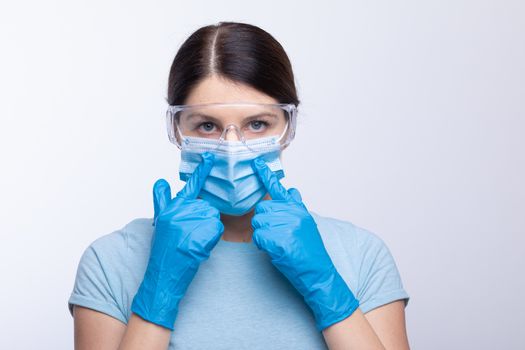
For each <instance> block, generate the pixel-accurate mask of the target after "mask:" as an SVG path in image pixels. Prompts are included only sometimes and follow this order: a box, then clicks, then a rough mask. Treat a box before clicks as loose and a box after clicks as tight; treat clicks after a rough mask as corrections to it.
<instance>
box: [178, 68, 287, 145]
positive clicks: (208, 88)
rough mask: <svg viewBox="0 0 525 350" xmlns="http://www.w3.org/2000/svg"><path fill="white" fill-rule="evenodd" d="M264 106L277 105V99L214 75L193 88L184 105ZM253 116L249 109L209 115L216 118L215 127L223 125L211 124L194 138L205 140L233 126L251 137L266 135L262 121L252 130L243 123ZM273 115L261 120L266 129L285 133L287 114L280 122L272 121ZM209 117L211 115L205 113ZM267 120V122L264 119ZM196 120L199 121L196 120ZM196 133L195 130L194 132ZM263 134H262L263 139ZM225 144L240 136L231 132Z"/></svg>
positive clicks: (226, 110)
mask: <svg viewBox="0 0 525 350" xmlns="http://www.w3.org/2000/svg"><path fill="white" fill-rule="evenodd" d="M238 102H242V103H263V104H275V103H278V101H277V100H276V99H274V98H273V97H271V96H268V95H266V94H265V93H262V92H260V91H258V90H256V89H254V88H252V87H250V86H248V85H245V84H242V83H237V82H234V81H232V80H229V79H226V78H223V77H220V76H218V75H212V76H209V77H207V78H205V79H204V80H203V81H201V82H200V83H199V84H198V85H197V86H195V87H194V88H193V90H192V91H191V93H190V94H189V96H188V98H187V99H186V101H185V103H184V104H187V105H196V104H208V103H238ZM250 112H253V108H252V110H251V111H250V109H246V108H237V109H235V108H234V109H222V110H221V109H217V110H213V111H210V114H213V117H214V123H213V124H220V125H213V124H211V123H210V124H209V125H207V126H206V128H205V129H203V130H200V133H201V134H202V135H200V134H197V135H195V136H203V135H205V134H206V133H207V134H209V135H213V134H214V132H215V130H214V129H216V130H218V131H220V130H221V128H223V127H225V126H226V125H229V124H234V125H237V126H239V128H240V129H241V130H243V131H244V132H245V135H246V133H250V132H251V134H252V135H257V134H256V133H257V132H263V129H262V124H261V121H259V122H258V123H259V124H257V122H251V124H249V126H247V125H248V124H247V123H246V122H245V121H244V120H247V119H245V117H246V115H248V114H250ZM271 112H272V113H270V112H268V113H267V114H268V116H263V117H262V118H260V119H261V120H263V122H264V124H265V125H266V126H265V128H267V131H268V132H271V130H272V129H271V128H274V129H275V130H279V129H284V125H285V122H284V120H285V119H284V114H282V111H281V112H280V113H281V114H282V115H281V118H275V116H274V118H271V117H270V116H269V115H270V114H275V110H272V111H271ZM206 114H208V113H206ZM261 114H263V113H261ZM265 118H266V119H267V120H266V121H264V119H265ZM281 119H282V121H283V122H282V123H284V124H283V125H279V124H281V122H279V121H280V120H281ZM194 120H196V119H195V118H194ZM195 129H196V128H195ZM262 135H263V134H262V133H261V136H262ZM225 138H226V140H237V139H238V135H237V133H235V132H228V133H227V134H226V137H225Z"/></svg>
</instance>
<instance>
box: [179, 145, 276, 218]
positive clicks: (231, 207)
mask: <svg viewBox="0 0 525 350" xmlns="http://www.w3.org/2000/svg"><path fill="white" fill-rule="evenodd" d="M247 146H248V147H247ZM204 152H211V153H213V154H214V155H215V161H214V165H213V167H212V169H211V172H210V174H209V175H208V177H207V178H206V181H205V182H204V185H203V187H202V190H201V192H200V194H199V197H200V198H202V199H204V200H207V201H208V202H209V203H210V204H211V205H212V206H214V207H215V208H217V209H218V210H219V211H220V212H221V213H224V214H228V215H236V216H239V215H243V214H246V213H248V212H249V211H250V210H252V209H253V208H254V207H255V205H256V204H257V203H258V202H259V201H261V200H262V199H263V198H264V196H265V195H266V192H267V191H266V188H265V187H264V185H263V183H262V182H261V181H260V180H259V178H258V175H257V174H256V173H255V171H254V169H253V168H252V164H251V163H252V160H253V159H255V158H257V157H261V158H262V159H264V160H265V161H266V164H267V165H268V167H269V168H270V170H272V171H273V172H274V173H275V175H276V176H277V178H278V179H281V178H283V177H284V171H283V168H282V164H281V161H280V159H279V155H280V153H281V145H280V143H279V141H278V137H275V136H272V137H265V138H260V139H254V140H246V141H245V143H243V142H242V141H222V142H221V141H219V140H212V139H206V138H200V137H186V138H185V139H184V141H183V145H182V147H181V158H182V159H181V163H180V167H179V175H180V179H181V180H182V181H187V180H188V178H189V177H190V176H191V174H192V173H193V171H194V170H195V169H196V168H197V166H198V165H199V163H200V162H201V161H202V157H201V154H202V153H204Z"/></svg>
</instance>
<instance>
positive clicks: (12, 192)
mask: <svg viewBox="0 0 525 350" xmlns="http://www.w3.org/2000/svg"><path fill="white" fill-rule="evenodd" d="M0 6H1V7H0V45H1V55H0V63H1V64H0V101H1V104H0V116H1V127H0V150H1V163H0V164H1V168H2V170H1V181H0V186H1V187H0V193H1V208H0V209H1V210H0V215H1V217H0V222H1V228H0V234H1V244H0V259H1V264H0V273H1V276H0V277H1V279H0V283H1V291H0V305H1V312H0V313H1V317H0V331H1V333H2V334H1V336H0V348H2V349H37V348H40V349H41V348H46V349H69V348H72V343H73V319H72V317H71V315H70V314H69V311H68V310H67V299H68V298H69V294H70V293H71V290H72V287H73V282H74V278H75V272H76V268H77V264H78V261H79V259H80V256H81V254H82V252H83V251H84V249H85V248H86V247H87V246H88V245H89V244H90V243H91V242H92V241H93V240H94V239H96V238H98V237H100V236H101V235H104V234H107V233H110V232H112V231H114V230H116V229H118V228H120V227H122V226H124V225H125V224H126V223H128V222H129V221H131V220H132V219H134V218H137V217H151V216H152V215H153V214H152V213H153V209H152V198H151V187H152V185H153V183H154V182H155V180H156V179H158V178H160V177H164V178H166V179H167V180H168V181H169V182H170V183H171V184H172V187H173V188H179V187H180V186H181V182H180V181H178V180H177V171H178V164H179V153H178V149H177V148H176V147H175V146H173V145H171V144H170V143H169V141H168V139H167V135H166V131H165V124H164V111H165V108H166V102H165V97H166V87H167V79H168V72H169V68H170V65H171V62H172V60H173V57H174V55H175V53H176V51H177V49H178V48H179V46H180V44H182V42H183V40H184V39H185V38H186V37H187V36H188V35H189V34H191V33H192V32H193V31H194V30H196V29H197V28H199V27H200V26H203V25H207V24H212V23H216V22H218V21H221V20H232V21H244V22H248V23H252V24H255V25H259V26H260V27H262V28H263V29H265V30H267V31H268V32H270V33H271V34H272V35H274V36H275V37H276V39H277V40H279V41H280V42H281V44H282V45H283V46H284V47H285V49H286V50H287V52H288V54H289V56H290V58H291V60H292V64H293V67H294V71H295V74H296V80H297V85H298V89H299V97H300V99H301V101H302V104H301V105H300V116H299V124H298V130H297V138H296V140H295V141H294V143H293V144H292V145H291V146H290V147H289V148H288V149H287V150H286V151H285V153H284V154H283V161H284V166H285V172H286V178H285V179H284V180H283V183H284V184H285V185H286V186H293V187H296V188H298V189H299V190H300V191H301V193H302V195H303V199H304V201H305V203H306V205H307V206H308V208H309V209H311V210H313V211H316V212H318V213H320V214H322V215H327V216H332V217H336V218H339V219H345V220H349V221H351V222H353V223H354V224H356V225H358V226H362V227H365V228H367V229H369V230H371V231H373V232H375V233H376V234H378V235H379V236H380V237H382V239H383V240H384V241H385V242H386V243H387V245H388V247H389V248H390V250H391V252H392V254H393V255H394V257H395V259H396V263H397V266H398V268H399V270H400V273H401V277H402V279H403V283H404V286H405V288H406V290H407V291H408V293H409V294H410V296H411V301H410V303H409V305H408V307H407V309H406V314H407V324H408V332H409V338H410V343H411V346H412V348H413V349H427V350H431V349H436V350H437V349H495V348H500V349H523V346H524V344H525V339H524V337H525V336H524V332H523V330H524V326H525V321H524V320H523V315H524V314H525V307H524V305H525V304H524V302H523V298H524V296H525V295H524V289H525V288H524V287H525V283H524V278H523V276H524V274H523V271H522V270H523V268H524V267H525V262H524V259H525V258H524V256H525V249H524V244H525V238H524V234H525V228H524V227H525V204H524V203H525V186H524V184H523V179H524V178H525V156H524V149H525V138H524V137H523V134H524V131H525V87H524V82H525V64H524V62H525V20H524V18H525V4H524V2H523V1H501V0H500V1H497V0H491V1H484V0H481V1H474V0H473V1H465V0H462V1H443V0H440V1H437V0H436V1H344V2H343V1H341V2H339V3H338V2H333V1H320V2H315V3H312V4H310V3H306V2H304V1H301V2H299V1H294V2H292V1H287V2H286V1H282V0H281V1H264V2H263V1H261V2H258V4H254V3H253V2H246V1H214V2H212V1H210V2H206V3H203V2H197V1H185V2H175V1H148V2H146V1H142V2H134V1H129V0H128V1H93V0H92V1H45V2H44V1H28V2H23V1H20V2H14V1H13V2H11V3H10V4H6V3H2V5H0Z"/></svg>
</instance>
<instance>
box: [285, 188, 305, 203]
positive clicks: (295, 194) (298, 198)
mask: <svg viewBox="0 0 525 350" xmlns="http://www.w3.org/2000/svg"><path fill="white" fill-rule="evenodd" d="M288 194H289V195H290V196H291V197H292V199H293V200H294V201H295V202H297V203H302V202H303V198H302V197H301V194H300V193H299V190H298V189H297V188H293V187H292V188H290V189H288Z"/></svg>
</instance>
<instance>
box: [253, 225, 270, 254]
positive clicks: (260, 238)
mask: <svg viewBox="0 0 525 350" xmlns="http://www.w3.org/2000/svg"><path fill="white" fill-rule="evenodd" d="M268 232H269V231H268V230H266V229H264V228H259V229H257V230H255V231H253V235H252V241H253V243H254V244H255V246H256V247H257V248H258V249H259V250H267V249H268V241H267V239H266V238H265V237H266V235H267V234H268Z"/></svg>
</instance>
